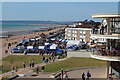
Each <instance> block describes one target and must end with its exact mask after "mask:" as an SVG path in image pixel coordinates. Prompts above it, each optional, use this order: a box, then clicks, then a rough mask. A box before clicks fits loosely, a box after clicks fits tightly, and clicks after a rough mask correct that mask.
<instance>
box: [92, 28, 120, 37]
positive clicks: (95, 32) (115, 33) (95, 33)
mask: <svg viewBox="0 0 120 80" xmlns="http://www.w3.org/2000/svg"><path fill="white" fill-rule="evenodd" d="M110 31H111V32H110V35H108V34H107V29H106V28H104V29H97V28H93V29H92V35H91V36H92V37H95V38H105V39H120V28H116V29H115V28H111V30H110Z"/></svg>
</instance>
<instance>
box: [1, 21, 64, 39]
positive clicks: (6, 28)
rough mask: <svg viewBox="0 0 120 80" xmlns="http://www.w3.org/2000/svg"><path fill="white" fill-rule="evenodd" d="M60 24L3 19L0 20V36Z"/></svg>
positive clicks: (34, 30) (58, 25)
mask: <svg viewBox="0 0 120 80" xmlns="http://www.w3.org/2000/svg"><path fill="white" fill-rule="evenodd" d="M61 26H63V25H61V24H58V23H56V22H49V21H42V22H41V21H40V22H38V21H36V22H35V21H3V22H0V28H1V30H0V37H8V36H9V35H20V34H27V33H30V32H37V31H43V30H47V29H49V28H54V27H61Z"/></svg>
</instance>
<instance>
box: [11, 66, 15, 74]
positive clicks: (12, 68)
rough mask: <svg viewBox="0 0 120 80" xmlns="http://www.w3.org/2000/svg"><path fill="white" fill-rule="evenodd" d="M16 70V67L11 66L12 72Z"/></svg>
mask: <svg viewBox="0 0 120 80" xmlns="http://www.w3.org/2000/svg"><path fill="white" fill-rule="evenodd" d="M14 70H15V67H14V66H12V67H11V71H12V74H14Z"/></svg>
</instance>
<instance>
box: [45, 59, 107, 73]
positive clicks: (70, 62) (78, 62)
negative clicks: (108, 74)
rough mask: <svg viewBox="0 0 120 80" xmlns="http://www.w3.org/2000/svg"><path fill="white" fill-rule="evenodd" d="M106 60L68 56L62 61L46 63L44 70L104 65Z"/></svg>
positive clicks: (54, 70)
mask: <svg viewBox="0 0 120 80" xmlns="http://www.w3.org/2000/svg"><path fill="white" fill-rule="evenodd" d="M105 65H106V61H101V60H96V59H92V58H69V59H66V60H63V61H58V62H55V63H51V64H47V65H46V66H45V69H46V70H45V72H56V71H58V70H61V68H63V69H72V68H80V67H92V66H105Z"/></svg>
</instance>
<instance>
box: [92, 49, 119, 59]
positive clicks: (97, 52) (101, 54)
mask: <svg viewBox="0 0 120 80" xmlns="http://www.w3.org/2000/svg"><path fill="white" fill-rule="evenodd" d="M91 57H92V58H95V59H100V60H107V61H120V51H117V50H106V49H94V50H93V51H92V52H91Z"/></svg>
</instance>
